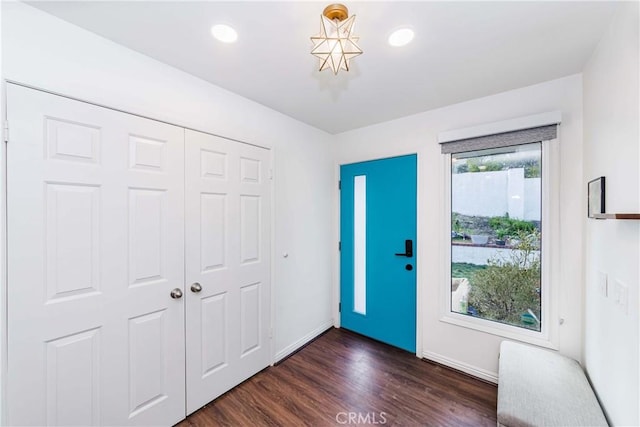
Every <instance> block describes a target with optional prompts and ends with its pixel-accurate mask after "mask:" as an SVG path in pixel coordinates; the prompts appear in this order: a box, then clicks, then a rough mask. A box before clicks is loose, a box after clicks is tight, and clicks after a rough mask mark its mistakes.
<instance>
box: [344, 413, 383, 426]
mask: <svg viewBox="0 0 640 427" xmlns="http://www.w3.org/2000/svg"><path fill="white" fill-rule="evenodd" d="M336 422H337V423H338V424H342V425H347V424H379V425H380V424H386V423H387V414H386V413H384V412H338V413H337V414H336Z"/></svg>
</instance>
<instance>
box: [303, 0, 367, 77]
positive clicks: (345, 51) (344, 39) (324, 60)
mask: <svg viewBox="0 0 640 427" xmlns="http://www.w3.org/2000/svg"><path fill="white" fill-rule="evenodd" d="M348 16H349V12H348V10H347V8H346V7H345V6H344V5H341V4H332V5H329V6H327V7H326V8H325V9H324V11H323V12H322V16H321V17H320V34H319V35H317V36H315V37H311V41H312V42H313V49H312V50H311V54H312V55H313V56H317V57H318V58H320V71H322V70H326V69H327V68H331V70H333V74H338V70H345V71H349V61H350V60H351V59H352V58H354V57H356V56H358V55H360V54H362V50H361V49H360V47H359V46H358V44H357V43H358V40H359V38H358V37H355V36H352V35H351V31H352V30H353V24H354V23H355V19H356V16H355V15H353V16H352V17H350V18H348Z"/></svg>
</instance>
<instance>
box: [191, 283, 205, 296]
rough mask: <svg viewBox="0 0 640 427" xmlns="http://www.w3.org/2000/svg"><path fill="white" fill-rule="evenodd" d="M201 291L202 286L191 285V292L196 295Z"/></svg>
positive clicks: (198, 284) (197, 284)
mask: <svg viewBox="0 0 640 427" xmlns="http://www.w3.org/2000/svg"><path fill="white" fill-rule="evenodd" d="M201 290H202V286H201V285H200V283H198V282H196V283H194V284H193V285H191V292H193V293H195V294H197V293H198V292H200V291H201Z"/></svg>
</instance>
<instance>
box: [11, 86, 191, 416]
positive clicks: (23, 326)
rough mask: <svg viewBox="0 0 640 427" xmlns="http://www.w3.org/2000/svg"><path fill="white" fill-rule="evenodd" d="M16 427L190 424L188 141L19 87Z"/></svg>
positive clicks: (14, 111)
mask: <svg viewBox="0 0 640 427" xmlns="http://www.w3.org/2000/svg"><path fill="white" fill-rule="evenodd" d="M7 106H8V114H9V117H8V119H9V123H10V126H11V142H10V143H9V144H8V146H7V150H8V152H7V162H8V165H7V183H8V191H7V193H8V195H7V197H8V204H7V206H8V212H7V221H8V230H9V233H8V375H7V391H8V393H7V403H8V405H7V409H8V424H9V425H149V424H156V425H165V424H173V423H175V422H177V421H179V420H180V419H182V418H184V398H185V390H184V371H183V367H184V363H185V362H184V353H183V352H182V351H176V349H180V348H183V347H184V299H172V298H171V297H170V292H171V290H172V289H174V288H180V289H181V290H182V291H184V288H183V279H184V276H183V274H184V255H183V251H184V232H183V230H184V162H183V154H184V131H183V130H182V129H181V128H177V127H174V126H170V125H166V124H163V123H159V122H154V121H152V120H147V119H143V118H139V117H135V116H132V115H128V114H125V113H120V112H116V111H113V110H109V109H106V108H101V107H97V106H94V105H90V104H86V103H82V102H78V101H74V100H70V99H68V98H64V97H60V96H55V95H51V94H47V93H44V92H40V91H36V90H33V89H27V88H24V87H21V86H17V85H13V84H9V85H8V87H7Z"/></svg>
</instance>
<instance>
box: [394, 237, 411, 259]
mask: <svg viewBox="0 0 640 427" xmlns="http://www.w3.org/2000/svg"><path fill="white" fill-rule="evenodd" d="M396 256H406V257H407V258H411V257H412V256H413V240H410V239H409V240H405V241H404V253H403V254H396Z"/></svg>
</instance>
